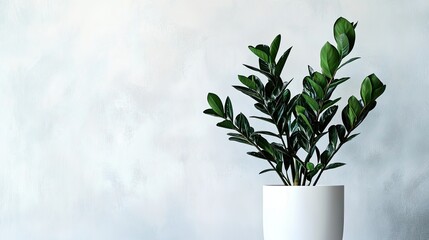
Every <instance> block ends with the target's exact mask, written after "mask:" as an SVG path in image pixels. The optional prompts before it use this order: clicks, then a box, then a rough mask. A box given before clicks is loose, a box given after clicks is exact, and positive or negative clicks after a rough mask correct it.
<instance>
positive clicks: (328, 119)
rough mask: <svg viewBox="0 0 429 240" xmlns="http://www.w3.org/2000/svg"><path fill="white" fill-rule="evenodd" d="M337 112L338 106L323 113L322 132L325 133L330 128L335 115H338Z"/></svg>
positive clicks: (321, 120)
mask: <svg viewBox="0 0 429 240" xmlns="http://www.w3.org/2000/svg"><path fill="white" fill-rule="evenodd" d="M337 110H338V106H337V105H334V106H332V107H330V108H328V109H326V111H325V112H323V114H322V115H321V116H320V129H319V130H320V131H323V130H324V129H325V128H326V127H327V126H328V124H329V123H330V122H331V120H332V118H333V117H334V116H335V113H337Z"/></svg>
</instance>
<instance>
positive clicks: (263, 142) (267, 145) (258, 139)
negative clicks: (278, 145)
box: [255, 135, 275, 157]
mask: <svg viewBox="0 0 429 240" xmlns="http://www.w3.org/2000/svg"><path fill="white" fill-rule="evenodd" d="M255 143H256V144H257V145H258V146H259V147H260V148H262V149H263V150H265V151H267V152H268V153H269V154H270V155H271V156H273V157H274V156H275V154H274V149H273V147H272V146H271V144H270V143H269V142H268V141H267V139H265V138H264V137H262V136H261V135H255Z"/></svg>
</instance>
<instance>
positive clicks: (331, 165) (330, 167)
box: [325, 162, 346, 170]
mask: <svg viewBox="0 0 429 240" xmlns="http://www.w3.org/2000/svg"><path fill="white" fill-rule="evenodd" d="M344 165H346V164H345V163H341V162H337V163H331V164H329V165H328V166H326V167H325V170H329V169H334V168H337V167H341V166H344Z"/></svg>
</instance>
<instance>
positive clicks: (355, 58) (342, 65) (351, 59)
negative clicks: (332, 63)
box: [337, 57, 360, 70]
mask: <svg viewBox="0 0 429 240" xmlns="http://www.w3.org/2000/svg"><path fill="white" fill-rule="evenodd" d="M358 59H360V57H354V58H350V59H349V60H347V61H346V62H345V63H343V64H341V66H339V67H338V69H337V70H339V69H340V68H342V67H344V66H345V65H347V64H349V63H351V62H353V61H355V60H358Z"/></svg>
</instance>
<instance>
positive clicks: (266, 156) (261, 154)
mask: <svg viewBox="0 0 429 240" xmlns="http://www.w3.org/2000/svg"><path fill="white" fill-rule="evenodd" d="M247 154H249V155H250V156H252V157H256V158H260V159H264V160H268V161H270V162H275V161H274V159H273V157H272V156H271V155H270V154H269V153H267V152H266V151H262V152H248V153H247Z"/></svg>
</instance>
